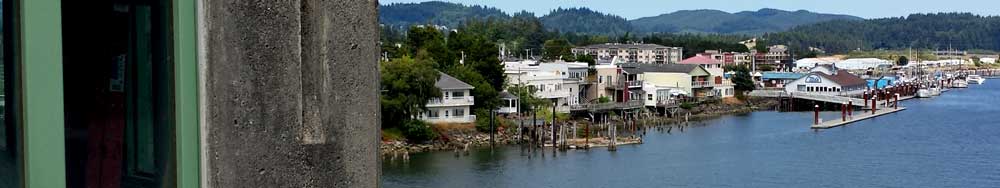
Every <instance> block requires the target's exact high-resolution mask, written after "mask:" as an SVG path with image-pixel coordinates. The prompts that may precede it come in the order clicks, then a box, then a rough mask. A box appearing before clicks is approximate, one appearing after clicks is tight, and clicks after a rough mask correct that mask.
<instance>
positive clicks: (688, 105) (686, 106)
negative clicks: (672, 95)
mask: <svg viewBox="0 0 1000 188" xmlns="http://www.w3.org/2000/svg"><path fill="white" fill-rule="evenodd" d="M681 108H683V109H685V110H690V109H692V108H694V103H690V102H684V103H681Z"/></svg>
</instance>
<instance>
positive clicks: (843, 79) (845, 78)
mask: <svg viewBox="0 0 1000 188" xmlns="http://www.w3.org/2000/svg"><path fill="white" fill-rule="evenodd" d="M813 74H816V75H820V76H822V77H824V78H826V79H828V80H830V81H833V82H834V83H837V84H840V85H841V86H856V85H867V84H868V81H865V79H861V77H858V76H857V75H854V74H851V73H850V72H847V71H846V70H838V71H837V74H835V75H829V74H826V73H822V72H814V73H813Z"/></svg>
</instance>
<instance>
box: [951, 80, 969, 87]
mask: <svg viewBox="0 0 1000 188" xmlns="http://www.w3.org/2000/svg"><path fill="white" fill-rule="evenodd" d="M951 87H952V88H967V87H969V83H968V82H965V80H954V81H951Z"/></svg>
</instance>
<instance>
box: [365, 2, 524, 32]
mask: <svg viewBox="0 0 1000 188" xmlns="http://www.w3.org/2000/svg"><path fill="white" fill-rule="evenodd" d="M378 14H379V22H381V23H382V24H386V25H393V26H409V25H414V24H418V25H419V24H428V23H429V24H435V25H443V26H448V27H451V28H454V27H456V26H458V25H460V24H462V23H463V22H465V21H466V20H468V19H470V18H476V19H481V20H485V19H490V18H496V19H509V18H510V15H507V13H504V12H503V11H501V10H500V9H497V8H493V7H483V6H466V5H462V4H456V3H447V2H439V1H430V2H422V3H394V4H389V5H381V6H379V11H378Z"/></svg>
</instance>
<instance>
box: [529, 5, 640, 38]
mask: <svg viewBox="0 0 1000 188" xmlns="http://www.w3.org/2000/svg"><path fill="white" fill-rule="evenodd" d="M539 19H540V20H541V21H542V25H544V26H545V27H546V28H547V29H550V30H555V31H560V32H569V33H583V34H610V35H622V34H625V33H626V32H629V31H630V30H631V26H630V25H629V23H628V20H625V18H622V17H621V16H617V15H612V14H604V13H600V12H596V11H593V10H590V9H587V8H570V9H562V8H559V9H556V10H553V11H552V12H551V13H549V14H547V15H545V16H542V17H541V18H539Z"/></svg>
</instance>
